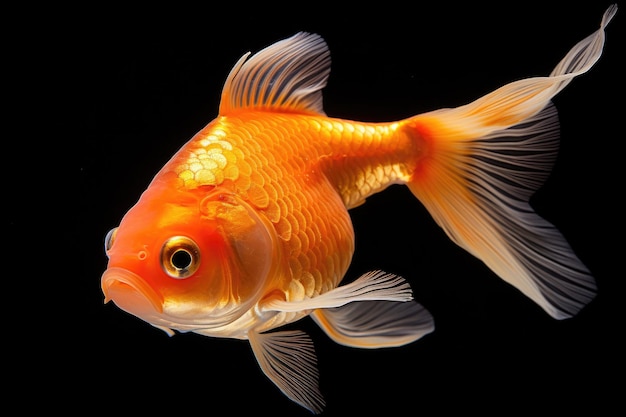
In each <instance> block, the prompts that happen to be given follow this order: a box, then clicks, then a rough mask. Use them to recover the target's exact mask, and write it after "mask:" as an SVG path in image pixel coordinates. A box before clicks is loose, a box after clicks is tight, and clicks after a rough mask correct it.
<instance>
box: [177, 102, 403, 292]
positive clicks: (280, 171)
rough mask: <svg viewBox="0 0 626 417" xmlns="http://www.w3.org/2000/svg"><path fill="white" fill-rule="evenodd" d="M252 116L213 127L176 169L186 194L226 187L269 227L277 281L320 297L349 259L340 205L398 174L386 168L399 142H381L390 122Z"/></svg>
mask: <svg viewBox="0 0 626 417" xmlns="http://www.w3.org/2000/svg"><path fill="white" fill-rule="evenodd" d="M253 115H254V114H253V113H252V114H250V113H245V114H241V115H240V117H241V119H240V120H237V116H238V115H236V114H235V115H231V116H228V117H222V118H218V119H216V120H215V121H214V122H212V123H211V124H209V125H208V126H207V127H205V128H204V129H203V130H202V131H201V132H199V133H198V134H197V135H196V136H195V137H194V139H193V140H192V143H191V144H190V146H187V147H186V148H185V152H184V153H183V154H181V155H180V156H179V158H177V159H176V165H175V167H174V171H175V173H176V174H177V176H178V178H179V180H180V185H181V186H184V187H185V188H187V189H194V188H197V187H200V186H206V185H212V186H217V187H227V189H228V190H229V191H231V192H235V193H236V194H238V195H239V196H240V197H241V198H242V199H244V200H245V201H247V202H249V203H250V204H251V205H253V206H254V207H255V208H256V209H258V210H259V212H260V213H262V215H264V216H266V217H267V218H268V219H269V220H270V221H271V222H272V224H274V227H275V230H276V234H277V235H278V237H279V238H280V239H281V241H282V245H283V248H284V250H285V252H284V253H285V254H286V256H287V258H288V262H289V265H290V268H291V271H292V277H288V278H289V282H286V283H285V285H286V286H287V287H288V288H285V289H286V290H287V294H288V295H289V296H290V299H292V300H298V299H302V298H304V297H311V296H315V295H318V294H320V293H323V292H326V291H328V290H330V289H332V288H334V287H336V285H337V284H338V281H339V280H341V278H342V277H343V276H344V274H345V272H346V270H347V268H348V266H349V264H350V261H351V257H352V253H353V251H354V242H353V240H354V232H353V230H352V222H351V219H350V216H349V214H348V212H347V209H346V207H348V208H350V207H352V206H355V205H358V204H360V203H361V202H362V201H363V200H364V198H366V197H367V196H369V195H370V194H372V193H374V192H377V191H380V190H381V189H382V188H384V187H386V186H387V185H388V184H389V183H390V182H393V181H394V180H396V179H397V178H398V177H400V176H402V175H406V171H405V169H406V168H405V167H404V166H403V165H402V164H397V163H396V162H392V161H395V160H396V159H397V153H396V156H395V157H394V156H393V153H394V152H397V148H398V146H402V144H399V143H395V144H393V146H389V144H386V143H385V139H386V138H387V139H388V138H390V137H392V134H393V131H395V129H396V128H397V125H398V124H397V123H395V124H367V123H362V124H358V123H353V122H347V121H343V120H334V121H333V120H331V121H329V120H327V119H322V118H317V117H315V116H302V118H293V117H292V115H290V117H289V118H285V117H281V116H280V115H276V116H275V117H272V118H268V117H267V115H266V114H265V115H263V116H264V117H263V119H262V121H261V118H258V119H257V118H254V116H253ZM231 121H232V123H231ZM226 132H229V133H228V134H226ZM293 132H298V133H297V134H294V133H293ZM387 142H388V141H387ZM381 148H385V149H384V150H383V151H381ZM387 148H388V149H387ZM367 158H369V159H370V160H371V163H369V164H364V163H363V160H364V159H367ZM326 164H342V166H341V167H340V168H338V167H337V166H335V167H334V168H333V169H332V170H330V169H325V167H326V166H325V165H326Z"/></svg>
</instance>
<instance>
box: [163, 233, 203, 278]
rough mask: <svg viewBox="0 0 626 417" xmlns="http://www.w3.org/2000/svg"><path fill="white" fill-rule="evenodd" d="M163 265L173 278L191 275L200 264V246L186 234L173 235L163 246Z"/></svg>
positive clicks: (164, 269)
mask: <svg viewBox="0 0 626 417" xmlns="http://www.w3.org/2000/svg"><path fill="white" fill-rule="evenodd" d="M161 266H162V267H163V271H165V273H166V274H167V275H169V276H170V277H172V278H176V279H184V278H187V277H190V276H191V275H193V273H194V272H196V271H197V270H198V267H199V266H200V248H199V247H198V245H197V244H196V242H194V241H193V240H191V239H190V238H188V237H186V236H174V237H171V238H169V239H168V240H166V241H165V243H164V244H163V247H162V248H161Z"/></svg>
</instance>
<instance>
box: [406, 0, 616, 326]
mask: <svg viewBox="0 0 626 417" xmlns="http://www.w3.org/2000/svg"><path fill="white" fill-rule="evenodd" d="M616 11H617V7H616V6H615V5H614V6H611V7H610V8H609V9H607V11H606V12H605V13H604V16H603V18H602V23H601V25H600V29H599V30H598V31H596V32H594V33H593V34H591V35H590V36H588V37H587V38H585V39H583V40H582V41H580V42H579V43H578V44H576V45H575V46H574V47H573V48H572V49H571V50H570V51H569V53H568V54H567V55H566V56H565V58H563V60H562V61H561V62H560V63H559V64H558V65H557V66H556V68H555V69H554V70H553V71H552V73H551V74H550V76H549V77H536V78H528V79H524V80H520V81H516V82H513V83H510V84H508V85H505V86H503V87H501V88H499V89H497V90H495V91H494V92H492V93H490V94H487V95H486V96H484V97H482V98H480V99H478V100H476V101H474V102H472V103H470V104H467V105H465V106H462V107H458V108H455V109H443V110H438V111H434V112H430V113H426V114H422V115H419V116H415V117H413V118H411V119H409V125H410V126H411V128H412V129H415V130H413V132H417V133H418V134H419V135H420V137H421V138H422V140H423V143H424V144H425V146H426V151H425V153H424V155H425V156H424V159H423V160H422V163H420V165H419V167H418V169H417V170H416V171H415V172H414V173H413V174H412V177H411V180H410V181H409V183H408V186H409V188H410V190H411V191H412V193H413V194H414V195H415V196H416V197H417V198H419V199H420V201H421V202H422V203H423V204H424V205H425V206H426V208H427V209H428V211H429V212H430V213H431V215H432V216H433V217H434V219H435V220H436V222H437V223H438V224H439V225H440V226H441V227H442V228H443V229H444V230H445V231H446V233H447V234H448V236H449V237H450V238H451V239H452V240H453V241H454V242H456V243H457V244H458V245H460V246H461V247H463V248H465V249H466V250H468V251H469V252H470V253H472V254H473V255H474V256H476V257H478V258H479V259H481V260H482V261H483V262H485V264H486V265H487V266H489V267H490V268H491V269H492V270H493V271H494V272H495V273H496V274H498V275H499V276H500V277H501V278H503V279H504V280H505V281H507V282H509V283H510V284H512V285H513V286H515V287H516V288H518V289H519V290H520V291H522V292H523V293H524V294H525V295H527V296H528V297H530V298H531V299H532V300H534V301H535V302H536V303H538V304H539V305H540V306H541V307H542V308H543V309H544V310H546V311H547V312H548V313H549V314H550V315H551V316H553V317H554V318H557V319H563V318H567V317H571V316H573V315H575V314H576V313H577V312H578V311H579V310H580V309H582V308H583V307H584V306H585V305H586V304H587V303H589V302H590V301H591V300H592V299H593V298H594V296H595V290H596V285H595V281H594V279H593V277H592V276H591V275H590V273H589V271H588V269H587V268H586V267H585V266H584V265H583V264H582V263H581V261H580V260H579V259H578V258H577V257H576V256H575V255H574V253H573V251H572V249H571V248H570V246H569V244H568V243H567V242H566V240H565V238H564V237H563V236H562V235H561V233H560V232H559V231H558V230H557V229H556V228H555V227H554V226H552V225H551V224H549V223H548V222H547V221H545V220H544V219H542V218H541V217H539V216H538V215H537V214H536V213H535V212H534V210H533V209H532V207H531V206H530V204H529V203H528V200H529V198H530V196H531V195H532V194H533V193H534V192H535V191H536V190H537V189H538V188H539V187H540V186H541V185H542V184H543V182H544V180H545V179H546V178H547V177H548V175H549V173H550V170H551V169H552V165H553V163H554V159H555V157H556V154H557V151H558V139H559V124H558V117H557V113H556V110H555V108H554V106H553V105H552V104H551V102H550V99H551V98H552V97H553V96H554V95H556V94H557V93H558V92H559V91H561V90H562V89H563V88H564V87H565V86H566V85H567V84H568V83H569V82H570V81H571V80H572V79H573V78H574V77H576V76H577V75H580V74H583V73H585V72H586V71H588V70H589V69H590V68H591V67H592V66H593V64H594V63H595V62H596V61H597V60H598V59H599V57H600V55H601V53H602V48H603V45H604V28H605V27H606V25H607V24H608V23H609V21H610V20H611V19H612V17H613V16H614V14H615V12H616Z"/></svg>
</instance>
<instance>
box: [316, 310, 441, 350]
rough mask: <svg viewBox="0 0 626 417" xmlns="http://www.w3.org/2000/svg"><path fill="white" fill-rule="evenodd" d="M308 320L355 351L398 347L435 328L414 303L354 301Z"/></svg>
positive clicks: (426, 312)
mask: <svg viewBox="0 0 626 417" xmlns="http://www.w3.org/2000/svg"><path fill="white" fill-rule="evenodd" d="M311 317H312V318H313V320H314V321H315V322H316V323H317V324H318V325H319V326H320V327H321V328H322V330H324V332H326V334H327V335H328V336H329V337H330V338H331V339H333V340H334V341H335V342H337V343H339V344H342V345H346V346H352V347H358V348H370V349H374V348H381V347H393V346H402V345H405V344H407V343H411V342H414V341H415V340H417V339H419V338H421V337H422V336H424V335H426V334H428V333H430V332H432V331H433V330H434V329H435V326H434V321H433V318H432V316H431V315H430V313H429V312H428V310H426V309H425V308H424V307H423V306H422V305H421V304H418V303H416V302H414V301H407V302H398V301H361V302H354V303H350V304H346V305H344V306H341V307H337V308H329V309H319V310H315V311H314V312H313V313H312V314H311Z"/></svg>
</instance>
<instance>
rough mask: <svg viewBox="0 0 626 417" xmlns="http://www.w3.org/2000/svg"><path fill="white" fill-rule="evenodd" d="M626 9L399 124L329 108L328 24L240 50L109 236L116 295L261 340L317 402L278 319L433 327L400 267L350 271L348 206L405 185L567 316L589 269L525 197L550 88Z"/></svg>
mask: <svg viewBox="0 0 626 417" xmlns="http://www.w3.org/2000/svg"><path fill="white" fill-rule="evenodd" d="M615 11H616V8H615V7H612V8H610V9H609V10H607V12H606V13H605V15H604V17H603V20H602V24H601V28H600V29H599V30H598V31H596V32H595V33H594V34H592V35H590V36H589V37H588V38H586V39H584V40H583V41H581V42H580V43H579V44H577V45H576V46H574V48H572V50H571V51H570V53H569V54H568V55H567V56H566V57H565V58H564V59H563V60H562V61H561V62H560V63H559V65H558V66H557V67H556V68H555V70H554V71H553V72H552V74H550V76H549V77H537V78H528V79H525V80H520V81H517V82H514V83H511V84H508V85H505V86H504V87H501V88H500V89H498V90H496V91H494V92H492V93H491V94H488V95H486V96H484V97H482V98H479V99H478V100H476V101H474V102H472V103H469V104H467V105H465V106H461V107H458V108H454V109H442V110H437V111H433V112H430V113H426V114H422V115H417V116H414V117H410V118H407V119H404V120H400V121H393V122H388V123H365V122H356V121H350V120H342V119H336V118H330V117H327V116H326V115H325V114H324V112H323V109H322V105H321V102H322V100H321V89H322V88H323V86H324V85H325V83H326V79H327V77H328V75H329V69H330V58H329V53H328V48H327V47H326V44H325V43H324V41H323V40H322V39H321V38H320V37H319V36H317V35H314V34H306V33H299V34H296V35H295V36H293V37H292V38H289V39H285V40H283V41H280V42H277V43H276V44H274V45H271V46H269V47H268V48H266V49H264V50H263V51H261V52H259V53H257V54H256V55H253V56H252V57H250V59H248V54H246V55H244V56H243V57H242V58H241V59H240V60H239V62H238V63H237V64H236V65H235V67H234V68H233V70H232V71H231V73H230V74H229V76H228V78H227V81H226V84H225V86H224V90H223V94H222V101H221V104H220V112H219V116H218V117H217V118H216V119H215V120H213V121H212V122H211V123H209V124H208V125H207V126H206V127H205V128H204V129H202V130H201V131H200V132H198V133H197V134H196V135H195V136H194V137H193V138H192V139H191V140H190V141H189V142H188V143H187V144H185V145H184V146H183V147H182V148H181V149H180V150H179V151H178V152H177V153H176V154H175V155H174V156H173V157H172V159H171V160H170V161H169V162H168V163H167V164H166V165H165V166H164V167H163V168H162V169H161V171H160V172H159V173H157V175H156V176H155V178H154V180H153V181H152V182H151V184H150V185H149V187H148V188H147V189H146V191H145V192H144V193H143V195H142V196H141V198H140V199H139V201H138V202H137V204H136V205H135V206H134V207H133V208H132V209H131V210H130V211H129V212H128V213H127V214H126V215H125V216H124V218H123V219H122V221H121V223H120V225H119V227H118V228H115V229H113V230H112V231H111V232H109V234H108V235H107V238H106V249H107V255H108V257H109V264H108V268H107V271H105V273H104V274H103V276H102V289H103V292H104V294H105V301H108V300H113V301H114V302H115V303H116V305H118V306H119V307H120V308H122V309H123V310H126V311H128V312H130V313H132V314H134V315H136V316H138V317H140V318H141V319H143V320H145V321H147V322H148V323H150V324H152V325H154V326H156V327H158V328H161V329H163V330H164V331H166V332H167V333H168V334H174V330H177V331H182V332H186V331H193V332H196V333H200V334H203V335H207V336H215V337H230V338H238V339H247V340H249V341H250V343H251V346H252V348H253V352H254V354H255V356H256V357H257V359H258V361H259V365H260V366H261V368H262V369H263V371H264V372H265V373H266V375H267V376H268V377H269V378H270V379H271V380H272V381H273V382H274V383H275V384H276V385H277V386H278V387H279V388H280V389H281V390H282V391H283V393H285V394H286V395H287V396H288V397H289V398H291V399H292V400H293V401H296V402H297V403H299V404H301V405H302V406H304V407H307V408H309V409H310V410H312V411H314V412H319V411H321V410H322V408H323V405H324V401H323V398H322V396H321V394H320V393H319V389H318V385H317V370H316V368H315V356H314V353H313V347H312V342H311V340H310V339H309V338H308V336H307V335H306V334H304V333H303V332H300V331H272V332H268V331H269V330H273V329H276V328H278V327H280V326H283V325H285V324H288V323H291V322H294V321H296V320H299V319H301V318H302V317H305V316H308V315H310V316H311V317H312V318H313V319H314V320H315V322H316V323H318V324H319V325H320V327H321V328H322V329H323V330H324V331H325V332H326V333H327V334H328V335H329V336H330V337H331V338H332V339H334V340H335V341H337V342H338V343H343V344H346V345H349V346H357V347H364V348H376V347H383V346H399V345H402V344H406V343H409V342H412V341H414V340H416V339H418V338H420V337H422V336H423V335H425V334H427V333H429V332H431V331H432V330H433V329H434V325H433V320H432V317H431V316H430V314H429V313H428V311H426V310H425V309H424V308H423V307H421V306H420V305H419V304H417V303H416V302H414V301H412V295H411V291H410V288H409V286H408V284H407V283H406V281H404V279H403V278H401V277H398V276H395V275H391V274H386V273H384V272H382V271H374V272H371V273H368V274H365V275H363V276H362V277H360V278H358V279H356V280H354V281H352V282H350V283H348V284H345V283H342V280H343V278H344V276H345V274H346V271H347V270H348V267H349V265H350V262H351V259H352V255H353V253H354V248H355V244H354V231H353V228H352V223H351V220H350V216H349V213H348V210H349V209H351V208H353V207H355V206H358V205H359V204H362V203H363V202H364V201H365V199H366V198H367V197H368V196H370V195H372V194H374V193H378V192H380V191H382V190H383V189H385V188H386V187H388V186H390V185H392V184H405V185H407V186H408V187H409V189H410V190H411V191H412V193H413V194H414V195H415V196H416V197H417V198H418V199H419V200H420V201H421V202H422V203H423V204H424V205H425V206H426V208H427V209H428V210H429V212H430V213H431V214H432V215H433V217H434V219H435V220H436V221H437V223H438V224H439V225H440V226H441V227H442V228H443V229H444V231H445V232H446V233H447V234H448V236H449V237H450V238H451V239H452V240H453V241H454V242H456V243H457V244H459V245H460V246H461V247H463V248H465V249H466V250H468V251H469V252H470V253H472V254H473V255H475V256H476V257H478V258H479V259H481V260H482V261H483V262H484V263H485V264H486V265H487V266H488V267H489V268H491V269H492V270H493V271H494V272H495V273H497V274H498V275H499V276H500V277H501V278H503V279H504V280H506V281H507V282H509V283H511V284H512V285H514V286H515V287H516V288H518V289H519V290H520V291H522V292H523V293H524V294H525V295H527V296H528V297H530V298H531V299H532V300H534V301H535V302H537V303H538V304H539V305H540V306H541V307H542V308H544V309H545V310H546V312H548V313H549V314H550V315H552V316H553V317H555V318H558V319H561V318H566V317H570V316H572V315H574V314H576V313H577V312H578V311H579V310H580V309H581V308H583V307H584V306H585V305H586V304H587V303H588V302H589V301H591V299H593V297H594V294H595V283H594V279H593V277H592V276H591V274H590V273H589V271H588V270H587V269H586V267H585V266H584V265H583V264H582V263H581V262H580V261H579V260H578V259H577V258H576V256H575V255H574V254H573V251H572V250H571V248H570V247H569V245H568V244H567V242H566V241H565V239H564V238H563V237H562V236H561V234H560V233H559V232H558V231H557V230H556V229H555V228H554V227H553V226H552V225H550V224H548V223H547V222H546V221H545V220H543V219H542V218H541V217H539V216H538V215H536V214H535V213H534V211H533V210H532V208H531V207H530V205H529V204H528V199H529V197H530V196H531V195H532V193H533V192H534V191H535V190H536V189H537V188H538V187H539V186H541V184H542V182H543V181H544V180H545V178H546V177H547V175H548V174H549V172H550V169H551V165H552V162H553V160H554V158H555V156H556V151H557V149H558V121H557V116H556V111H555V109H554V107H553V106H552V105H551V104H550V99H551V98H552V97H553V96H554V95H555V94H557V93H558V92H559V91H560V90H561V89H562V88H564V87H565V85H567V84H568V83H569V81H571V79H572V78H574V77H575V76H577V75H580V74H582V73H584V72H586V71H587V70H589V69H590V68H591V67H592V66H593V64H594V63H595V61H596V60H597V59H598V58H599V56H600V54H601V51H602V46H603V42H604V27H605V26H606V25H607V24H608V22H609V21H610V19H611V18H612V16H613V15H614V13H615ZM581 56H582V57H583V59H579V57H581ZM391 322H393V323H394V325H393V326H389V323H391ZM294 358H298V360H295V359H294Z"/></svg>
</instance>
